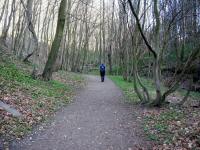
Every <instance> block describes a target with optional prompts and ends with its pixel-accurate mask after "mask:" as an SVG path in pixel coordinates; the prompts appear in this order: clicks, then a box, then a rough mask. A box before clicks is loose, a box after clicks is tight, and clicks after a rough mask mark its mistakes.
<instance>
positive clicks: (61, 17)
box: [42, 0, 66, 80]
mask: <svg viewBox="0 0 200 150" xmlns="http://www.w3.org/2000/svg"><path fill="white" fill-rule="evenodd" d="M65 11H66V0H62V1H61V3H60V8H59V13H58V22H57V28H56V35H55V38H54V41H53V43H52V47H51V51H50V54H49V56H48V60H47V63H46V65H45V68H44V71H43V73H42V77H43V78H44V80H50V79H51V77H52V73H53V71H54V70H53V67H54V65H55V62H56V58H57V55H58V50H59V47H60V43H61V40H62V37H63V31H64V25H65V14H66V13H65Z"/></svg>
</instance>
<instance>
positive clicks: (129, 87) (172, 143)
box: [110, 76, 200, 150]
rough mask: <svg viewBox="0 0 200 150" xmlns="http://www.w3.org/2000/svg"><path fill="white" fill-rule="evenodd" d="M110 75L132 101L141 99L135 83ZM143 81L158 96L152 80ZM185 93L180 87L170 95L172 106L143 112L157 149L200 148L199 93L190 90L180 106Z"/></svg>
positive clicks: (142, 118)
mask: <svg viewBox="0 0 200 150" xmlns="http://www.w3.org/2000/svg"><path fill="white" fill-rule="evenodd" d="M110 78H111V79H112V80H113V81H114V82H115V83H116V85H118V86H119V87H120V88H121V89H122V90H123V92H124V95H125V97H126V100H127V101H128V102H129V103H134V104H137V103H138V102H139V101H138V97H137V95H136V93H135V92H134V87H133V83H132V82H127V81H124V80H123V78H122V77H120V76H110ZM141 80H142V82H143V84H144V85H145V86H146V87H147V88H148V90H149V92H150V94H151V96H152V97H153V96H155V90H154V89H155V88H154V87H153V85H154V84H153V83H152V81H151V80H148V79H145V78H141ZM163 88H164V87H163ZM185 93H186V91H184V90H182V89H181V90H178V91H176V92H175V93H173V94H172V95H171V96H169V97H168V99H167V101H169V102H170V104H169V105H166V106H163V107H161V108H148V107H145V108H144V109H143V110H142V112H141V113H140V116H139V117H140V118H141V120H142V124H143V125H142V126H143V131H144V132H145V133H146V136H147V138H148V139H149V140H150V141H152V142H154V144H155V146H154V149H156V150H157V149H159V150H171V149H173V150H200V111H199V102H200V93H198V92H196V93H195V92H191V95H190V96H189V98H188V100H187V101H186V103H185V104H184V105H183V106H177V102H178V101H180V100H181V99H182V98H183V96H184V95H185ZM152 149H153V148H152Z"/></svg>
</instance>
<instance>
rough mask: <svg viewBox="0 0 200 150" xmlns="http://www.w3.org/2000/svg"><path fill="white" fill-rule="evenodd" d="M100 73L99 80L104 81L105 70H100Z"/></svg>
mask: <svg viewBox="0 0 200 150" xmlns="http://www.w3.org/2000/svg"><path fill="white" fill-rule="evenodd" d="M100 75H101V82H104V78H105V71H100Z"/></svg>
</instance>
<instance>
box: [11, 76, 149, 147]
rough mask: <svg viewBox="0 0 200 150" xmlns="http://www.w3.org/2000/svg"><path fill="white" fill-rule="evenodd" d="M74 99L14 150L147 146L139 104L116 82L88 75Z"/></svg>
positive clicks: (16, 144) (15, 145)
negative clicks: (132, 102) (126, 96)
mask: <svg viewBox="0 0 200 150" xmlns="http://www.w3.org/2000/svg"><path fill="white" fill-rule="evenodd" d="M87 82H88V83H87V85H86V86H85V87H84V88H83V89H82V90H80V91H79V92H78V94H77V96H75V98H74V101H73V102H72V103H71V104H69V105H67V106H66V107H65V108H63V109H62V110H61V111H59V112H58V113H56V115H55V117H54V118H53V119H52V121H51V123H49V125H47V126H46V127H44V128H43V127H40V128H39V130H38V129H37V130H36V131H34V133H33V134H32V135H29V136H28V137H26V138H25V139H23V140H21V141H20V142H15V143H13V144H12V146H11V147H10V149H11V150H12V149H13V150H135V149H139V147H140V146H142V147H143V146H144V145H146V142H144V138H143V137H142V135H140V133H141V131H140V130H141V127H140V126H139V125H138V117H137V113H136V107H135V106H133V105H130V104H126V103H125V102H124V99H123V94H122V92H121V91H120V89H119V88H118V87H116V86H115V85H114V83H113V82H112V81H111V80H109V79H106V81H105V82H104V83H101V82H100V79H99V77H97V76H87ZM41 128H42V130H40V129H41Z"/></svg>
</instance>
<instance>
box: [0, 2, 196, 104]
mask: <svg viewBox="0 0 200 150" xmlns="http://www.w3.org/2000/svg"><path fill="white" fill-rule="evenodd" d="M0 31H1V33H0V34H1V45H2V46H3V47H7V49H8V50H10V52H12V53H13V54H15V55H16V56H17V57H19V58H20V59H22V60H24V61H30V62H32V63H33V64H34V65H35V69H34V71H33V75H37V74H42V76H43V77H44V78H46V79H50V77H51V73H52V72H54V71H56V70H58V69H63V70H69V71H73V72H83V71H88V70H90V69H92V68H95V67H97V66H98V65H99V64H100V63H105V64H107V70H108V71H109V73H110V74H119V75H123V78H124V79H125V80H132V81H133V82H134V88H135V91H136V93H137V94H138V97H139V99H140V100H141V101H142V102H145V103H146V102H149V101H150V100H151V99H152V97H151V95H150V94H149V92H148V89H147V88H146V87H145V86H144V85H143V83H142V82H141V80H140V77H141V76H146V77H148V78H152V79H153V80H154V84H155V91H156V96H155V98H153V99H154V104H155V105H160V104H161V103H162V102H164V101H165V99H166V97H167V96H169V95H170V94H171V93H172V92H174V91H175V90H176V89H177V88H178V87H179V86H180V85H181V83H182V82H184V81H187V82H188V84H190V82H189V81H190V80H192V81H193V82H195V87H196V82H199V74H200V73H199V70H200V69H199V63H200V62H199V60H200V59H199V53H200V49H199V48H200V39H199V38H200V2H199V1H198V0H0ZM164 79H167V80H164ZM162 84H166V85H167V87H168V88H167V90H165V91H164V90H162V88H161V86H162ZM192 85H194V84H192ZM197 87H198V85H197ZM140 89H142V90H140Z"/></svg>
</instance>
